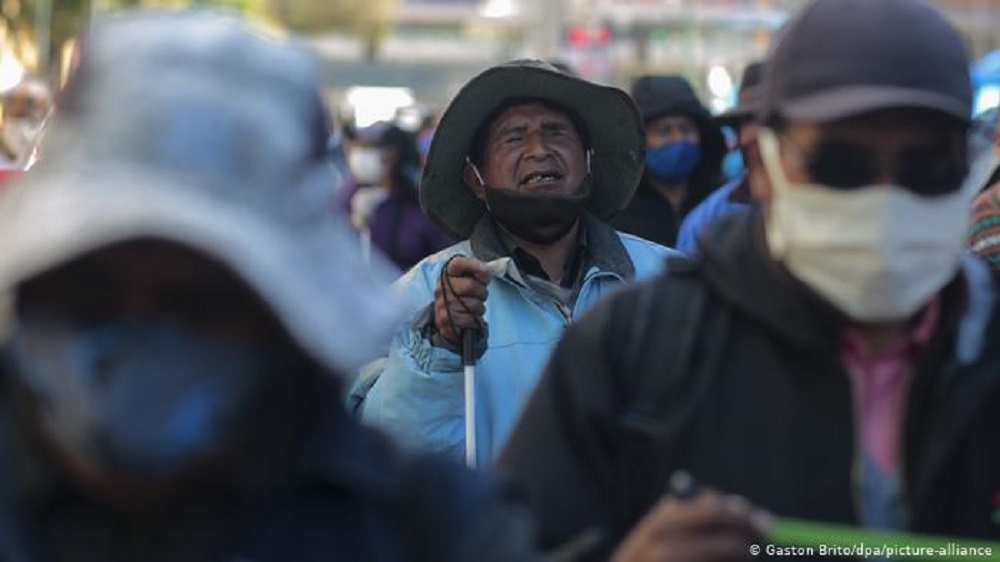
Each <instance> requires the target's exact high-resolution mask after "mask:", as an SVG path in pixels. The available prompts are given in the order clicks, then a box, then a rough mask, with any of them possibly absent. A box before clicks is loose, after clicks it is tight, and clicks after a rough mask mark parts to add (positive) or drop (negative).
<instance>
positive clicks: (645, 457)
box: [611, 259, 730, 538]
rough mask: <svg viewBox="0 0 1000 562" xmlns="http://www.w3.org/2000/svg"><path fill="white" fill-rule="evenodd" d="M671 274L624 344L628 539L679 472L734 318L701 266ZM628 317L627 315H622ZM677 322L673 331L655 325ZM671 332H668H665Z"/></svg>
mask: <svg viewBox="0 0 1000 562" xmlns="http://www.w3.org/2000/svg"><path fill="white" fill-rule="evenodd" d="M668 268H669V269H668V274H667V275H665V276H664V277H663V278H661V279H660V280H659V281H658V282H656V283H653V284H647V285H645V286H643V287H642V288H641V289H640V290H639V294H638V295H637V297H636V299H635V300H634V303H635V305H634V309H633V310H632V311H631V322H629V323H627V324H626V329H625V330H622V332H623V333H621V334H620V336H619V337H621V338H622V340H624V344H625V345H623V348H624V353H623V355H622V357H621V361H620V363H619V364H620V365H622V374H621V375H620V376H621V377H622V378H623V379H624V380H625V390H624V395H625V404H624V406H623V408H622V410H621V412H622V413H621V416H620V418H619V422H618V455H617V461H618V463H617V465H616V470H617V480H618V481H617V482H616V483H615V484H614V493H613V498H612V502H613V503H612V504H611V505H612V509H613V517H614V528H613V529H612V531H613V533H614V536H615V537H616V538H621V537H623V536H624V535H625V533H627V531H628V530H629V529H630V528H631V527H632V526H633V525H634V524H635V522H636V521H637V520H638V518H640V517H641V516H642V515H643V514H644V513H645V512H646V511H647V510H648V509H649V508H650V507H651V506H652V504H653V503H655V502H656V500H658V499H659V498H660V497H661V496H662V495H663V494H664V493H665V492H666V483H667V482H668V481H669V478H670V474H671V473H672V472H673V471H674V470H676V469H679V468H683V467H681V466H678V465H677V462H678V461H677V457H678V453H680V452H681V448H682V446H683V444H682V441H683V438H684V436H685V434H686V433H687V431H688V429H689V426H690V423H691V420H692V419H693V417H694V413H695V411H696V410H697V408H698V406H699V405H700V404H701V402H702V400H703V398H704V396H705V395H706V394H707V391H708V389H709V388H710V387H711V386H712V383H713V380H714V378H715V376H714V375H715V374H717V373H718V371H719V369H718V368H717V367H714V366H713V365H711V363H713V362H716V361H718V360H719V359H720V358H721V356H722V353H723V349H724V345H725V340H726V339H727V333H728V330H729V325H730V322H729V315H728V314H727V313H726V311H725V310H724V308H723V307H720V306H718V304H717V302H716V301H715V297H714V296H713V295H712V294H711V292H710V290H709V289H708V287H706V285H705V283H704V282H703V280H702V277H701V273H700V267H699V266H698V265H697V262H693V261H692V260H689V259H683V261H681V262H677V261H674V262H671V263H670V264H669V265H668ZM623 312H625V311H623ZM663 318H668V319H670V324H669V325H666V324H664V323H662V322H659V323H657V322H654V321H653V319H663ZM664 326H666V327H667V328H668V330H669V331H665V330H663V328H664Z"/></svg>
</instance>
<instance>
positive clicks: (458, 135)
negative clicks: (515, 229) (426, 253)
mask: <svg viewBox="0 0 1000 562" xmlns="http://www.w3.org/2000/svg"><path fill="white" fill-rule="evenodd" d="M514 98H526V99H539V100H545V101H550V102H554V103H556V104H558V105H561V106H563V107H566V108H568V109H570V110H572V111H574V112H576V114H577V115H578V116H579V118H580V119H581V120H582V121H583V125H584V126H585V127H586V128H587V132H588V134H589V136H590V141H591V144H592V149H593V151H594V152H593V156H592V159H591V170H592V172H593V184H592V191H591V196H590V198H589V200H588V201H587V208H588V210H589V211H590V212H591V213H593V214H594V215H596V216H597V217H599V218H601V219H604V220H608V219H610V218H612V217H614V216H615V215H616V214H618V213H619V212H620V211H621V210H622V209H623V208H625V206H627V205H628V203H629V201H631V199H632V195H633V194H634V193H635V190H636V187H637V186H638V184H639V180H640V179H641V177H642V169H643V161H644V157H645V149H644V147H645V141H644V138H645V137H644V131H643V127H642V119H641V118H640V117H639V111H638V109H637V108H636V107H635V104H634V103H633V102H632V100H631V98H630V97H629V96H628V94H626V93H625V92H624V91H622V90H620V89H618V88H613V87H609V86H602V85H599V84H595V83H592V82H588V81H586V80H582V79H580V78H576V77H573V76H569V75H566V74H561V73H558V72H555V71H552V70H547V69H545V68H538V67H531V66H524V65H518V64H508V65H502V66H497V67H494V68H491V69H489V70H486V71H485V72H483V73H482V74H480V75H478V76H476V77H475V78H473V79H472V80H471V81H470V82H469V83H468V84H466V85H465V87H463V88H462V90H461V91H459V93H458V94H457V95H456V96H455V98H454V99H453V100H452V102H451V104H450V105H449V106H448V108H447V110H445V112H444V114H443V115H442V116H441V120H440V122H439V124H438V128H437V130H436V132H435V134H434V140H433V142H432V143H431V148H430V152H429V153H428V157H427V165H426V167H425V169H424V175H423V179H422V181H421V186H420V204H421V207H422V208H423V210H424V213H425V214H427V216H428V217H429V218H430V219H431V220H432V221H433V222H434V223H435V224H437V225H438V226H439V227H441V228H442V229H443V230H445V231H446V232H448V233H449V234H451V235H452V236H454V237H456V238H459V239H464V238H468V236H469V235H470V234H471V233H472V229H473V227H474V226H475V224H476V222H477V221H478V220H479V218H480V217H481V216H482V215H483V213H484V212H485V206H484V205H483V203H482V202H481V201H480V200H479V199H477V198H476V196H475V195H474V194H473V193H472V190H471V189H469V187H468V186H466V185H465V183H464V182H463V180H462V170H463V168H464V166H465V159H466V157H467V156H469V150H470V147H471V145H472V141H473V137H474V136H475V134H476V131H477V130H478V129H479V127H480V125H481V124H482V123H483V121H485V120H486V118H487V117H489V116H490V114H491V113H492V112H493V111H494V110H495V109H496V108H497V107H499V106H500V105H501V104H503V103H504V102H505V101H507V100H510V99H514Z"/></svg>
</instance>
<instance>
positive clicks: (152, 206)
mask: <svg viewBox="0 0 1000 562" xmlns="http://www.w3.org/2000/svg"><path fill="white" fill-rule="evenodd" d="M24 179H25V180H26V181H25V182H23V183H18V184H16V185H14V186H12V190H11V191H10V192H8V193H5V194H4V197H2V198H0V295H3V296H4V297H7V298H10V297H12V296H13V295H15V294H16V291H17V287H18V285H20V284H21V283H23V282H25V281H27V280H30V279H31V278H33V277H35V276H37V275H39V274H41V273H44V272H45V271H48V270H50V269H52V268H54V267H57V266H59V265H62V264H65V263H67V262H69V261H72V260H74V259H77V258H79V257H82V256H84V255H86V254H88V253H91V252H94V251H97V250H100V249H101V248H104V247H107V246H109V245H113V244H117V243H121V242H127V241H130V240H137V239H157V240H163V241H167V242H172V243H176V244H178V245H182V246H185V247H189V248H191V249H193V250H195V251H198V252H200V253H203V254H204V255H206V256H208V257H210V258H213V259H215V260H216V261H218V262H220V263H222V264H223V265H225V266H226V267H228V268H230V269H231V270H232V271H233V273H234V274H235V275H236V276H238V277H239V278H241V279H242V280H243V281H244V282H245V283H246V284H247V285H248V286H249V287H250V288H251V289H253V290H254V291H255V292H256V293H257V294H258V295H259V296H260V297H261V299H262V300H263V302H265V303H266V304H267V305H268V306H269V307H270V308H271V310H272V311H273V312H274V314H275V316H276V317H277V318H278V320H279V321H280V322H281V323H282V325H283V327H284V328H285V330H286V332H287V333H288V334H289V335H290V336H291V338H292V340H293V341H295V342H296V343H297V344H298V345H299V346H300V347H301V349H302V350H303V352H304V353H306V354H307V355H309V356H310V357H312V358H314V359H315V360H317V361H318V362H319V363H320V364H322V365H325V366H327V367H328V368H330V369H331V370H334V371H337V372H339V373H341V374H345V375H346V374H349V371H350V370H351V369H354V368H356V367H358V366H360V365H361V364H363V363H364V362H366V361H370V360H371V359H373V358H374V357H377V356H378V355H379V354H380V352H381V351H382V349H381V348H382V346H384V345H386V343H387V342H388V341H389V338H390V337H391V334H392V333H393V331H394V330H395V328H397V327H398V325H399V321H400V320H401V317H400V314H401V313H402V303H400V302H399V301H398V299H397V297H395V296H394V293H393V292H392V290H391V288H390V286H389V277H388V275H380V274H378V273H375V272H372V271H371V270H369V269H368V268H366V267H364V266H363V264H362V263H361V261H360V259H356V258H355V257H354V254H357V253H358V252H357V244H356V242H355V240H354V237H352V236H351V235H350V234H349V233H347V232H346V230H341V227H343V225H340V224H339V223H335V222H333V221H329V222H323V223H322V224H312V225H309V226H308V229H307V230H308V231H304V229H305V228H306V227H305V226H303V228H285V227H284V226H285V225H284V224H283V223H278V222H276V221H275V220H274V219H273V218H268V217H264V216H263V215H261V214H259V213H252V212H250V211H249V210H246V209H242V208H238V207H237V206H235V205H231V204H226V203H225V202H223V201H221V200H219V199H217V198H213V197H210V196H207V195H201V194H200V193H195V192H191V191H190V190H181V189H179V188H178V187H177V186H176V185H173V184H172V183H171V181H170V179H169V178H166V177H162V176H158V175H156V174H148V173H143V172H134V173H123V171H122V170H121V169H117V170H116V171H115V172H114V173H90V172H88V173H85V174H83V175H81V174H80V173H79V171H76V172H69V171H61V172H56V173H51V172H50V173H47V174H42V175H40V176H39V175H38V174H36V173H35V172H34V171H33V172H32V174H29V175H27V176H25V178H24ZM174 181H176V178H174ZM344 228H346V227H344ZM322 264H327V265H322ZM384 273H388V272H384ZM4 320H7V321H9V320H11V318H5V319H4Z"/></svg>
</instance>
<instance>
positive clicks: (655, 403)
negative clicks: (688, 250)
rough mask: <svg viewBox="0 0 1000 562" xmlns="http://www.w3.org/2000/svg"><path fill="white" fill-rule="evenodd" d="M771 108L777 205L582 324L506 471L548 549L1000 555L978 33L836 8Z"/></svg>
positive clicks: (815, 9) (775, 81)
mask: <svg viewBox="0 0 1000 562" xmlns="http://www.w3.org/2000/svg"><path fill="white" fill-rule="evenodd" d="M913 61H920V64H913ZM761 92H762V94H761V97H760V106H759V110H758V120H759V121H760V124H761V129H760V131H759V136H758V142H757V145H758V149H757V150H751V151H750V156H751V158H753V159H759V162H758V164H759V166H760V167H761V168H760V169H761V170H763V171H764V172H765V177H766V178H767V181H766V182H761V183H753V184H751V186H750V187H751V189H753V190H754V193H753V195H754V198H755V200H756V201H758V204H759V207H760V208H759V209H758V210H751V211H750V212H744V213H737V214H734V215H731V216H730V217H727V218H725V219H722V220H720V221H717V222H715V223H713V224H712V225H710V226H709V227H708V228H707V230H706V231H705V234H704V235H703V237H702V244H701V259H700V260H699V261H698V262H694V261H690V260H689V261H687V262H686V266H687V267H686V268H685V269H681V268H680V267H673V268H671V269H669V270H668V273H667V274H665V275H664V276H662V277H660V278H658V279H656V280H654V281H652V282H649V283H643V284H641V285H639V286H637V287H634V288H631V289H629V290H625V291H622V292H620V293H618V294H617V295H615V296H614V297H612V298H611V299H609V300H607V301H605V302H604V303H602V304H601V305H599V306H598V307H597V308H595V309H594V311H593V312H592V314H591V315H589V316H588V317H587V318H586V319H583V320H581V321H580V322H578V323H576V324H574V325H573V326H571V327H570V328H569V330H568V331H567V333H566V335H565V337H564V338H563V340H562V341H561V342H560V344H559V346H558V347H557V349H556V351H555V352H554V355H553V358H552V360H551V362H550V364H549V368H548V371H547V373H546V374H545V375H544V377H543V379H542V382H541V383H540V384H539V386H538V390H537V392H536V394H535V395H534V396H533V398H532V400H531V402H530V403H529V405H528V407H527V408H526V410H525V414H524V416H523V417H522V418H521V421H520V424H519V426H518V428H517V429H516V430H515V432H514V435H513V436H512V438H511V439H510V442H509V445H508V447H507V449H506V450H505V451H504V452H503V453H502V455H501V458H500V460H499V463H498V467H499V469H500V470H505V471H506V472H507V473H509V474H511V475H513V476H515V477H518V478H519V479H520V480H521V482H522V484H523V485H524V486H525V489H526V491H527V494H528V499H529V501H530V502H531V505H532V506H533V509H534V510H535V513H536V515H537V516H538V517H539V518H540V522H541V528H542V537H543V539H544V540H545V541H547V542H549V543H556V544H558V543H560V542H563V541H566V540H569V539H571V538H572V537H574V536H577V535H579V534H583V533H587V532H588V531H591V530H597V531H603V532H604V533H603V536H604V537H605V538H606V543H605V549H606V550H604V552H607V549H610V548H611V546H612V545H615V544H619V543H622V546H621V550H620V553H621V556H622V558H620V559H621V560H624V559H626V558H625V556H626V554H627V553H628V552H633V551H635V550H643V549H648V548H654V549H658V551H659V552H660V553H661V556H660V557H659V558H656V557H651V558H646V559H657V560H745V559H746V557H747V554H748V553H750V554H760V555H761V556H762V557H767V558H770V557H772V556H768V555H780V554H785V553H789V552H793V551H789V550H774V549H772V548H771V547H769V546H768V545H769V544H771V545H772V546H774V545H773V543H774V541H775V540H779V539H777V536H776V535H777V534H778V533H780V532H783V531H790V528H789V527H790V526H791V525H789V526H785V527H783V528H782V529H779V525H781V522H779V521H778V520H776V519H775V518H776V517H780V518H783V519H782V521H786V522H787V521H789V518H791V519H794V520H796V521H801V520H805V522H807V523H808V522H825V523H833V524H841V525H854V526H858V527H865V528H868V529H880V530H892V531H908V532H913V533H920V534H926V535H934V536H936V537H940V541H939V542H938V545H939V546H940V547H941V548H942V549H945V551H946V552H947V548H948V544H947V543H952V544H958V545H961V544H962V542H963V541H964V540H968V539H971V538H979V539H986V540H992V541H997V540H1000V525H997V512H998V511H997V510H998V502H997V500H998V496H997V494H998V492H1000V440H998V439H997V438H996V433H995V430H994V428H996V427H998V424H1000V376H998V373H1000V346H997V345H996V342H997V341H998V338H1000V309H998V306H997V293H996V290H995V287H994V286H993V284H992V282H991V281H992V278H991V276H990V274H989V271H988V270H987V268H986V267H985V265H984V264H983V263H982V262H980V261H978V260H976V259H974V258H972V257H971V256H967V255H966V253H965V242H966V235H967V229H968V225H969V205H970V203H971V201H972V198H973V197H974V196H975V194H976V191H977V189H978V186H977V185H975V184H974V183H970V182H966V181H965V177H966V173H967V172H968V158H967V156H968V155H967V152H966V150H967V147H966V132H967V129H968V126H969V119H970V116H971V109H972V87H971V84H970V79H969V56H968V52H967V50H966V47H965V43H964V41H963V40H962V37H961V35H960V34H959V32H958V31H957V30H956V29H955V28H954V27H953V26H952V25H951V24H950V23H949V21H948V20H947V18H946V17H945V16H944V15H943V14H942V13H941V12H940V11H938V10H937V9H936V8H934V7H933V6H932V5H931V4H929V3H927V2H923V1H922V0H879V1H877V2H873V1H871V0H814V1H813V2H810V3H809V4H807V5H806V6H805V7H804V8H803V10H802V11H801V12H799V13H798V14H797V16H796V17H795V18H793V19H792V20H791V21H790V22H789V23H788V24H787V26H786V28H785V29H784V31H783V32H782V33H781V34H780V35H779V38H778V40H777V41H776V42H775V43H774V45H773V46H772V49H771V51H770V53H769V56H768V57H767V63H766V70H765V73H764V78H763V82H762V85H761ZM676 326H683V336H682V337H677V336H676V335H673V334H672V330H674V329H675V327H676ZM680 471H683V472H680ZM692 481H693V482H694V483H696V485H691V482H692ZM668 482H671V485H668ZM677 482H680V483H681V484H683V485H676V486H674V485H672V484H674V483H677ZM668 489H671V490H673V491H674V492H676V493H671V494H669V495H667V494H666V493H665V492H666V490H668ZM734 496H735V497H734ZM640 520H643V522H642V523H641V524H639V525H638V526H636V523H637V522H638V521H640ZM772 522H773V523H774V525H773V527H772V526H771V523H772ZM630 530H631V532H630ZM772 532H773V533H775V535H774V536H771V535H770V533H772ZM590 534H594V533H593V531H591V532H590ZM598 535H600V533H598ZM785 536H787V535H785ZM841 536H843V535H841ZM943 537H951V538H943ZM932 540H934V539H932ZM817 542H822V541H817ZM859 542H860V541H859ZM909 542H910V541H909V539H908V538H907V539H900V541H899V542H898V543H897V544H898V545H899V546H905V545H907V544H908V543H909ZM752 545H756V546H757V548H760V549H761V550H759V551H758V550H756V549H755V548H754V547H753V546H752ZM799 546H805V545H799ZM970 546H971V545H970ZM984 546H985V548H983V547H984ZM990 548H991V549H992V555H993V556H995V555H996V553H997V547H996V546H995V545H994V546H989V545H982V544H980V545H978V547H977V550H975V551H971V550H967V551H966V555H968V556H976V555H980V556H982V555H988V554H989V552H986V549H990ZM794 552H799V551H794ZM841 552H843V551H841ZM938 552H940V551H938ZM951 552H955V551H954V550H952V551H951ZM801 553H802V554H806V556H808V551H802V552H801ZM812 554H813V555H815V557H816V559H819V558H821V557H822V556H823V552H822V551H821V550H820V549H818V548H817V549H814V550H813V551H812ZM827 554H834V555H836V554H838V553H831V552H827ZM956 554H957V556H954V557H957V558H964V557H965V556H964V555H962V554H960V553H956ZM886 555H887V556H888V555H889V553H886ZM774 557H777V556H774ZM804 557H805V556H804ZM808 557H809V558H813V557H814V556H808ZM594 559H599V558H594Z"/></svg>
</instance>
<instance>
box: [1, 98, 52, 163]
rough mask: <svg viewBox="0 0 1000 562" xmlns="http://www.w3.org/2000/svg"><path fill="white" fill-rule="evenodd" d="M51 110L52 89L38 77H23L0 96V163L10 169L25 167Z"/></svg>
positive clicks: (29, 161)
mask: <svg viewBox="0 0 1000 562" xmlns="http://www.w3.org/2000/svg"><path fill="white" fill-rule="evenodd" d="M51 109H52V92H51V91H50V90H49V87H48V85H46V84H45V83H44V82H42V81H40V80H35V79H27V80H24V81H23V82H21V83H20V84H18V85H17V86H14V88H13V89H12V90H10V91H9V92H7V93H6V94H5V95H4V98H3V123H2V125H0V166H2V167H3V168H4V169H13V170H24V169H26V168H28V167H29V165H30V163H31V160H32V157H33V155H34V152H35V148H36V145H37V143H38V141H39V139H40V137H41V134H42V129H43V127H44V125H45V122H46V119H47V118H48V116H49V112H50V111H51Z"/></svg>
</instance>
